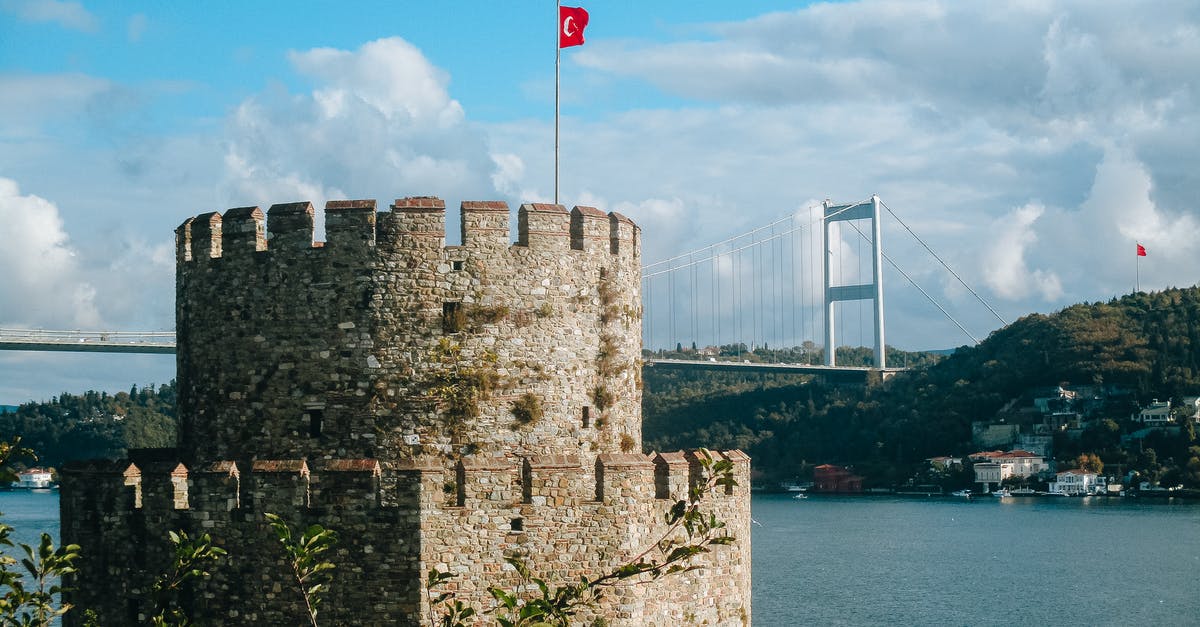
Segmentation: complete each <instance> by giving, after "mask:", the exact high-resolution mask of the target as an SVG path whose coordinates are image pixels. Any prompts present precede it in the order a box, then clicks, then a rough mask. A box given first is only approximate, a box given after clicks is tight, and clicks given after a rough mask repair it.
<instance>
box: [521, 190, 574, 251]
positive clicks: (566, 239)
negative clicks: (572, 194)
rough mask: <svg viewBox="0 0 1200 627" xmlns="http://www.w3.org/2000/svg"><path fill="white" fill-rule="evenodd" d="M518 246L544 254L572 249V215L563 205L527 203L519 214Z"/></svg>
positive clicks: (522, 206)
mask: <svg viewBox="0 0 1200 627" xmlns="http://www.w3.org/2000/svg"><path fill="white" fill-rule="evenodd" d="M517 245H518V246H524V247H526V248H529V249H531V250H538V251H541V252H543V253H547V252H557V253H565V252H566V251H567V250H569V249H570V247H571V215H570V214H569V213H567V210H566V208H565V207H563V206H562V205H553V204H547V203H536V202H535V203H526V204H524V205H521V208H520V209H519V210H518V213H517Z"/></svg>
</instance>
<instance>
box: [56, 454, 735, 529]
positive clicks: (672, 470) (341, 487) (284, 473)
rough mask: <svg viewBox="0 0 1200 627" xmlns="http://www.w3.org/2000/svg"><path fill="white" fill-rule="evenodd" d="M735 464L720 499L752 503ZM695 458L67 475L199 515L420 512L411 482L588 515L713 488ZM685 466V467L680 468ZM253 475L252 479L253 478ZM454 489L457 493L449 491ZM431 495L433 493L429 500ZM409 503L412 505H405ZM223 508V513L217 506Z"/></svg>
mask: <svg viewBox="0 0 1200 627" xmlns="http://www.w3.org/2000/svg"><path fill="white" fill-rule="evenodd" d="M714 456H715V457H717V458H718V459H728V460H730V461H732V462H733V463H734V476H735V478H736V479H737V482H738V485H737V486H735V487H734V488H732V489H731V490H729V491H728V492H722V493H721V494H718V495H715V497H716V498H724V497H734V498H738V497H741V498H746V497H748V496H749V467H750V464H749V461H750V460H749V457H747V456H746V455H745V453H743V452H741V451H739V450H731V451H720V452H714ZM698 460H699V457H698V453H697V452H695V451H690V452H678V453H660V454H658V455H654V456H650V455H643V454H640V453H608V454H603V455H599V456H597V458H596V462H595V465H594V467H591V468H587V467H585V466H584V464H583V462H582V461H581V460H580V458H578V457H576V456H573V455H538V456H531V457H521V458H509V457H506V456H503V455H476V456H467V457H463V458H462V459H460V460H459V461H458V462H457V463H456V465H455V466H454V468H453V469H451V468H447V467H446V466H445V465H444V463H443V462H442V461H441V460H439V459H437V458H434V457H429V458H424V459H415V460H410V461H409V462H407V463H404V464H392V465H389V467H387V468H385V467H384V465H383V464H381V463H380V462H379V461H378V460H375V459H334V460H328V461H325V462H324V463H323V464H322V465H321V466H320V467H319V468H318V469H315V470H314V469H310V468H309V465H308V463H307V461H306V460H303V459H284V460H255V461H253V462H250V463H248V464H247V463H242V464H239V463H237V462H234V461H228V460H225V461H217V462H211V463H208V464H205V465H203V466H202V467H200V468H197V469H196V470H190V469H188V468H187V467H186V466H185V465H184V464H183V463H181V462H174V461H171V462H167V461H155V462H143V463H142V464H140V465H139V464H138V463H136V462H132V461H128V460H126V461H124V462H113V463H104V464H98V463H95V462H87V463H71V464H68V465H66V466H65V467H64V468H63V469H62V473H63V477H64V481H65V482H66V483H69V484H72V485H78V484H81V483H82V484H87V485H90V486H91V487H92V489H93V490H94V491H95V492H97V493H99V494H109V495H125V497H124V498H116V499H114V500H113V501H112V502H113V503H114V504H117V505H115V506H116V507H125V508H127V509H129V510H159V511H167V510H177V511H181V510H191V509H195V510H198V511H199V512H207V513H211V512H212V511H233V510H235V509H242V510H244V511H247V512H253V513H256V514H262V513H264V512H282V511H296V510H317V511H321V510H326V509H329V510H336V511H345V510H358V511H367V510H372V509H385V508H389V507H409V508H413V509H419V505H420V504H421V502H420V501H414V500H413V497H414V496H415V495H414V494H412V493H411V492H410V493H409V494H408V495H407V496H403V495H401V494H400V493H399V492H401V491H400V490H397V489H396V486H398V485H402V484H406V483H407V484H411V485H416V486H423V489H424V490H427V491H433V492H436V493H441V494H442V495H443V496H449V497H451V498H438V497H437V496H438V495H437V494H433V495H432V498H429V499H426V500H425V502H426V504H432V505H433V506H435V507H437V508H440V509H444V510H445V511H447V512H457V514H459V515H462V514H464V513H467V512H481V511H489V510H503V509H520V510H521V511H523V512H525V513H526V514H528V513H531V512H536V511H538V510H544V511H547V512H548V511H552V510H555V509H563V508H567V509H570V508H578V507H584V508H587V507H588V505H589V504H592V505H600V504H608V505H612V504H624V505H629V504H632V503H643V504H646V503H653V502H655V501H663V502H665V501H667V500H670V501H674V500H676V499H681V498H686V496H687V494H686V491H683V492H682V493H672V492H671V491H656V489H655V486H658V485H670V486H688V485H695V484H697V483H702V482H703V481H705V480H706V477H705V476H704V475H703V469H702V467H701V466H700V464H699V463H698ZM680 462H682V463H680ZM243 471H245V472H243ZM446 486H452V489H451V490H450V492H449V493H447V491H446ZM426 496H430V495H426ZM405 501H409V502H407V503H406V502H405ZM214 506H216V507H214Z"/></svg>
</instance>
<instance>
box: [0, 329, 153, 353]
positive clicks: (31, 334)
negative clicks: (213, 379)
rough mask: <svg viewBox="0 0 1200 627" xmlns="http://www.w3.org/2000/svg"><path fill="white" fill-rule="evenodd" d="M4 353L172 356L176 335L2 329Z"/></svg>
mask: <svg viewBox="0 0 1200 627" xmlns="http://www.w3.org/2000/svg"><path fill="white" fill-rule="evenodd" d="M0 349H7V350H50V351H83V352H90V351H95V352H128V353H171V352H174V351H175V332H174V331H80V330H73V331H66V330H52V329H13V328H0Z"/></svg>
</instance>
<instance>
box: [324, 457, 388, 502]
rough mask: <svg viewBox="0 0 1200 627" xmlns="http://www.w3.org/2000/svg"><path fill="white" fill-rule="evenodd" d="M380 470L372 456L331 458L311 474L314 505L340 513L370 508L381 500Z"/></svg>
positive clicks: (377, 462)
mask: <svg viewBox="0 0 1200 627" xmlns="http://www.w3.org/2000/svg"><path fill="white" fill-rule="evenodd" d="M382 474H383V473H382V469H381V466H380V465H379V461H378V460H375V459H333V460H329V461H328V462H326V463H325V466H324V468H322V469H320V470H318V471H317V472H314V473H313V474H312V475H311V477H310V485H312V486H314V489H313V498H312V501H313V506H314V507H318V508H333V509H335V510H338V511H340V512H342V513H343V514H344V513H345V512H347V511H358V512H363V511H373V510H375V509H377V508H378V507H379V503H380V500H381V494H380V489H381V482H380V479H381V478H382Z"/></svg>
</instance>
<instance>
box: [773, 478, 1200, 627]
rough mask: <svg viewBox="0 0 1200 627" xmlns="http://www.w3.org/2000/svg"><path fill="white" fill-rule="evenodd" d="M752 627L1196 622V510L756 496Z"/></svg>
mask: <svg viewBox="0 0 1200 627" xmlns="http://www.w3.org/2000/svg"><path fill="white" fill-rule="evenodd" d="M753 517H754V520H755V521H757V522H758V523H759V525H761V526H759V525H752V526H753V527H754V536H753V542H754V546H753V548H754V624H755V625H758V626H760V627H762V626H772V625H1005V626H1009V627H1011V626H1014V625H1123V626H1124V625H1200V592H1198V589H1200V588H1198V586H1200V584H1198V583H1197V582H1198V581H1200V504H1196V503H1194V502H1190V503H1173V502H1172V503H1168V502H1166V501H1157V502H1151V501H1148V500H1141V501H1138V500H1132V499H1130V500H1117V499H1113V500H1105V499H1095V498H1092V499H1068V498H1055V499H1051V498H1041V499H1035V498H1013V499H1004V500H1003V501H998V500H997V499H979V500H975V501H965V500H959V499H950V498H939V499H907V498H892V497H819V496H813V497H810V498H808V499H805V500H794V499H792V498H790V497H789V496H788V495H777V496H761V497H755V499H754V503H753Z"/></svg>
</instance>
